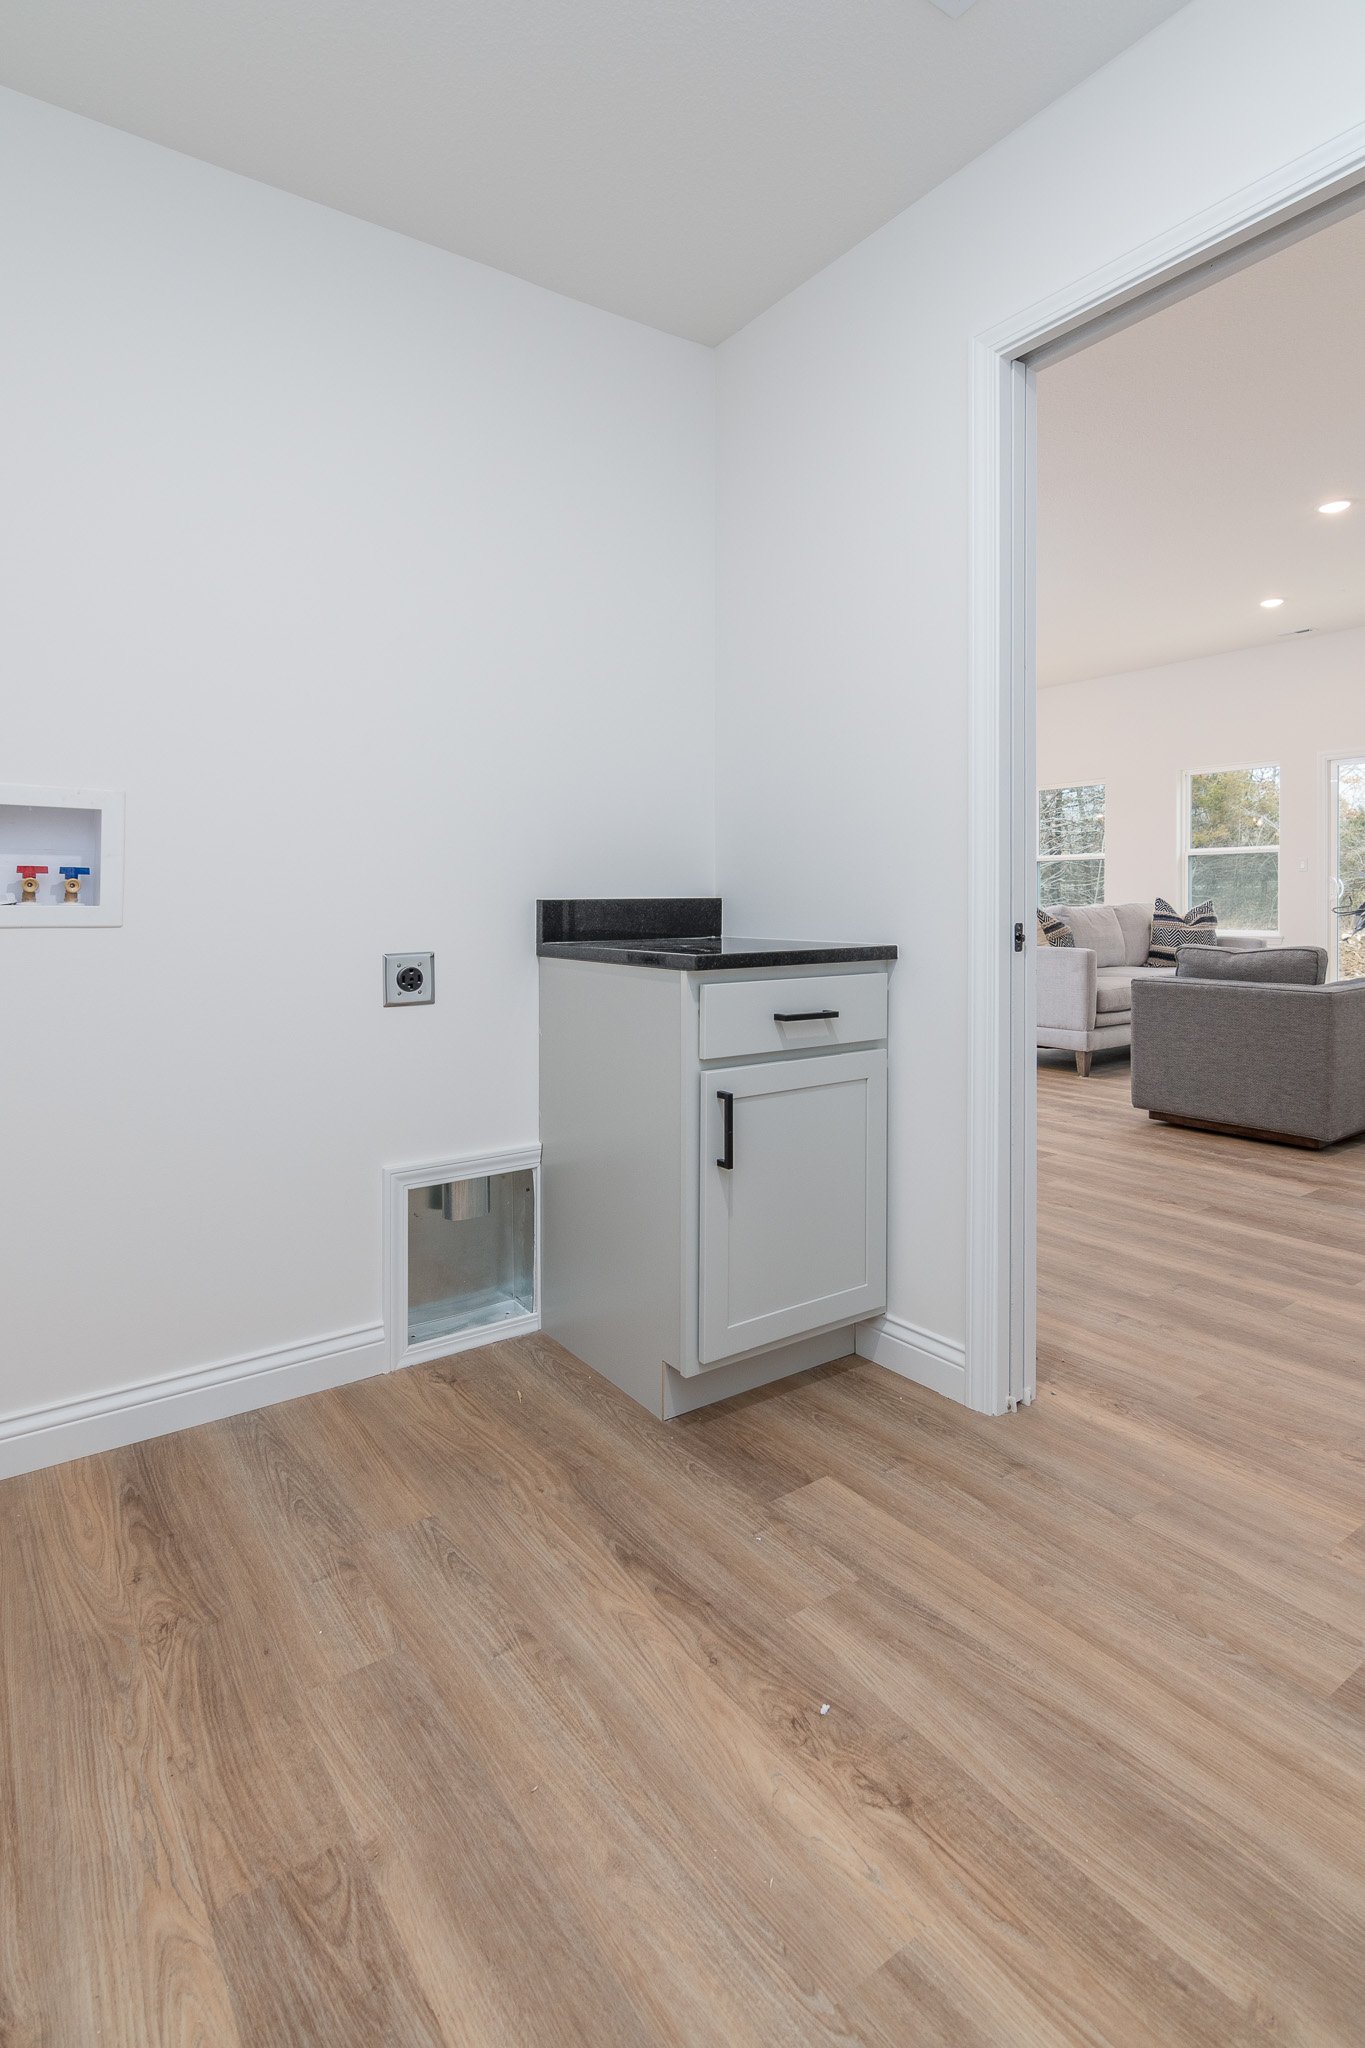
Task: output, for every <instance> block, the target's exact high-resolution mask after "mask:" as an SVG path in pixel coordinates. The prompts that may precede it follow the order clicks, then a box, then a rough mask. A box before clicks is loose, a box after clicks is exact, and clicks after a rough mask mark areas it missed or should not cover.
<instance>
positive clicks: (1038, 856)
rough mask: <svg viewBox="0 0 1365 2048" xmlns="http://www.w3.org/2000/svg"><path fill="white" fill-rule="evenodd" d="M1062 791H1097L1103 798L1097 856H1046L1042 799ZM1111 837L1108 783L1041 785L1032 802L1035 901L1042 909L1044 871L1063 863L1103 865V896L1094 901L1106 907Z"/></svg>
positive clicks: (1081, 854)
mask: <svg viewBox="0 0 1365 2048" xmlns="http://www.w3.org/2000/svg"><path fill="white" fill-rule="evenodd" d="M1061 789H1098V790H1099V791H1100V792H1101V794H1102V797H1103V807H1102V810H1101V813H1100V846H1099V851H1098V852H1096V853H1044V852H1043V846H1042V839H1043V798H1044V796H1046V795H1050V794H1051V793H1052V792H1054V791H1056V790H1061ZM1108 836H1109V785H1108V783H1107V782H1049V783H1045V784H1044V783H1040V784H1039V785H1038V787H1037V789H1036V790H1035V792H1034V798H1033V900H1034V903H1035V905H1037V906H1039V907H1041V906H1042V902H1043V891H1042V880H1043V869H1044V867H1045V866H1046V867H1060V866H1061V865H1062V864H1063V862H1069V861H1078V860H1097V861H1098V862H1099V864H1100V893H1099V895H1098V896H1097V897H1096V898H1095V899H1094V900H1095V902H1096V903H1103V901H1104V889H1105V883H1106V881H1107V879H1108V871H1107V868H1106V865H1105V863H1106V861H1107V859H1108V846H1107V843H1106V842H1107V840H1108Z"/></svg>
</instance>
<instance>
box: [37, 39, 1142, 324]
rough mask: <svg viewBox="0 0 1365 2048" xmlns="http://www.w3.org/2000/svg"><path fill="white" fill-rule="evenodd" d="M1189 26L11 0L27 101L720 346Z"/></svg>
mask: <svg viewBox="0 0 1365 2048" xmlns="http://www.w3.org/2000/svg"><path fill="white" fill-rule="evenodd" d="M953 4H956V0H953ZM1180 4H1181V0H1102V4H1101V0H976V4H975V5H972V6H971V8H970V11H969V12H965V13H963V14H962V15H961V17H960V18H952V17H951V16H950V15H949V14H947V13H944V12H942V11H940V5H939V4H936V0H3V5H2V6H0V83H3V84H5V85H9V86H13V87H15V88H16V89H17V90H19V91H20V92H26V93H32V94H34V95H35V96H36V97H37V98H39V99H43V100H49V101H52V102H53V103H55V104H56V105H58V106H62V107H68V108H71V109H72V110H74V111H75V112H77V113H81V114H89V115H92V116H93V117H94V118H95V119H96V120H99V121H106V122H109V123H111V124H112V125H113V126H114V127H117V128H126V129H129V130H131V131H132V133H134V134H136V135H143V136H147V137H149V138H150V139H151V140H152V141H155V142H162V143H166V144H169V145H170V147H171V148H173V149H178V150H183V151H185V152H186V153H187V154H188V155H190V156H196V157H202V158H204V159H205V160H206V161H207V162H209V163H214V164H221V165H224V166H226V167H227V168H228V169H230V170H234V171H242V172H245V173H246V175H247V176H249V177H252V178H259V179H262V180H264V181H265V182H266V183H268V184H272V185H279V186H282V187H283V188H284V189H285V190H286V191H288V192H297V193H301V194H302V195H303V196H304V197H306V198H309V199H316V200H321V201H322V202H323V203H324V204H325V205H328V206H334V207H338V208H340V209H341V210H342V211H343V212H345V213H352V214H357V215H359V216H360V218H361V219H363V220H370V221H377V222H379V223H380V224H381V225H382V226H384V227H389V228H397V229H399V230H400V231H401V232H403V233H404V234H409V235H415V236H417V237H418V238H419V239H421V240H422V241H426V242H433V243H435V244H436V245H437V246H438V247H440V248H443V249H451V250H454V251H456V252H457V253H458V254H460V255H463V256H471V257H474V258H476V259H477V260H478V261H480V262H483V263H490V264H493V265H495V266H496V267H497V268H499V269H501V270H507V271H511V272H513V273H514V274H515V275H516V276H519V277H525V278H530V279H532V280H533V281H534V282H535V283H537V284H542V285H548V286H550V287H551V288H552V289H553V290H555V291H560V292H566V293H568V294H569V295H570V296H571V297H573V298H578V299H585V300H587V301H588V302H589V303H590V304H592V305H596V306H604V307H607V308H609V309H610V310H612V311H613V312H617V313H624V314H627V315H629V316H630V317H632V318H634V319H637V320H643V321H646V322H648V323H649V324H650V325H652V326H655V327H662V328H664V329H666V330H668V331H669V332H671V333H676V334H683V335H688V336H691V337H693V338H695V339H696V340H698V341H706V342H715V341H720V340H722V339H723V338H724V337H725V336H726V335H727V334H730V333H732V332H733V331H734V330H735V329H736V328H737V327H740V326H742V325H743V324H744V323H745V322H746V321H747V320H750V319H752V318H753V316H754V315H755V314H756V313H759V312H761V311H762V310H763V308H764V307H765V306H768V305H771V304H772V302H773V301H774V300H775V299H778V298H781V297H782V295H783V294H784V293H785V292H788V291H790V290H791V289H792V288H793V286H795V285H797V284H799V283H800V282H801V281H802V280H803V279H804V278H806V277H809V276H811V275H812V274H813V273H814V272H815V271H817V270H819V269H821V268H822V267H823V265H825V264H826V263H828V262H830V261H831V260H832V259H833V258H834V257H836V256H838V255H840V254H841V253H842V252H843V251H844V250H845V249H848V248H850V247H851V246H852V245H853V244H854V243H855V242H857V241H860V240H861V239H862V238H863V236H865V235H867V234H869V233H871V231H872V230H873V229H874V228H876V227H879V226H880V225H881V224H882V222H883V221H886V220H889V219H890V218H891V217H892V215H893V214H895V213H898V212H899V211H900V210H901V209H902V208H903V207H906V206H908V205H909V204H910V203H911V201H912V200H915V199H917V198H919V197H920V196H921V194H923V193H924V192H927V191H928V190H929V189H930V188H931V187H932V186H934V185H936V184H938V183H940V182H941V180H942V179H944V178H946V177H947V176H948V175H949V174H950V173H951V172H953V171H954V170H956V169H958V168H959V167H960V166H961V165H962V164H964V163H966V162H967V161H968V160H969V159H970V158H972V157H973V156H976V155H978V154H979V153H980V152H981V151H982V150H984V149H986V148H988V147H989V146H990V144H992V143H993V142H996V141H998V140H999V138H1000V137H1001V136H1003V135H1005V134H1007V133H1008V132H1009V130H1010V129H1012V128H1015V127H1017V126H1018V125H1019V124H1020V123H1021V122H1023V121H1025V120H1027V119H1028V118H1029V117H1030V116H1031V115H1032V114H1035V113H1037V112H1038V111H1039V109H1040V108H1042V107H1044V106H1046V105H1047V103H1048V102H1049V101H1050V100H1053V99H1055V98H1057V97H1058V95H1059V94H1061V93H1064V92H1066V91H1067V90H1068V89H1069V88H1070V87H1071V86H1073V85H1076V84H1077V83H1078V82H1079V81H1080V80H1081V79H1083V78H1085V77H1086V76H1087V75H1088V74H1089V73H1090V72H1092V71H1094V70H1096V69H1097V68H1098V67H1099V66H1100V65H1102V64H1104V63H1106V62H1107V61H1108V60H1109V59H1110V58H1111V57H1114V56H1116V55H1117V54H1118V52H1119V51H1120V50H1122V49H1124V48H1126V47H1127V46H1128V45H1129V44H1130V43H1132V42H1135V41H1136V40H1137V39H1138V38H1139V37H1140V36H1142V35H1145V34H1146V33H1147V31H1148V30H1149V29H1152V28H1154V27H1155V26H1156V25H1157V24H1158V23H1159V22H1161V21H1164V20H1165V19H1166V18H1167V17H1168V16H1170V15H1172V14H1175V13H1177V12H1178V10H1179V6H1180Z"/></svg>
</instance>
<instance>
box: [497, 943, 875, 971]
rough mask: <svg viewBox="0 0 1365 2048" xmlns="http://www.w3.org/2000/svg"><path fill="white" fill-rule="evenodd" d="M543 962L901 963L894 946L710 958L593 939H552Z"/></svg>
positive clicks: (541, 948) (673, 965) (709, 965)
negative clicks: (880, 961)
mask: <svg viewBox="0 0 1365 2048" xmlns="http://www.w3.org/2000/svg"><path fill="white" fill-rule="evenodd" d="M536 953H537V956H538V957H539V958H540V959H542V960H587V961H596V962H598V963H600V964H601V965H603V966H607V967H653V968H659V969H662V970H663V971H664V972H666V973H674V974H734V973H739V972H743V971H744V970H746V969H752V968H755V967H826V966H829V967H840V966H844V967H847V966H852V965H854V964H855V963H857V962H859V961H864V960H870V961H878V960H885V961H892V960H896V959H899V957H900V954H899V949H898V948H897V947H895V946H858V945H854V946H793V947H791V949H790V950H789V951H788V950H783V951H780V952H773V951H772V950H771V949H770V950H768V951H765V952H761V953H725V954H707V953H697V952H690V951H688V950H687V949H686V948H680V949H679V950H678V951H676V952H674V951H671V950H666V949H664V948H662V947H658V946H638V947H637V946H630V945H614V946H612V945H597V944H594V942H593V941H592V940H591V939H579V940H572V939H568V940H548V941H542V942H541V943H540V944H539V945H538V946H537V947H536Z"/></svg>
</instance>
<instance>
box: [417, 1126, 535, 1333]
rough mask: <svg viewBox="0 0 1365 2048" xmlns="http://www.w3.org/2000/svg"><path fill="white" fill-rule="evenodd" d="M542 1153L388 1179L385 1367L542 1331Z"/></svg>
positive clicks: (503, 1155) (449, 1164)
mask: <svg viewBox="0 0 1365 2048" xmlns="http://www.w3.org/2000/svg"><path fill="white" fill-rule="evenodd" d="M539 1179H540V1148H539V1146H528V1147H527V1148H526V1149H525V1150H524V1151H521V1152H500V1153H496V1154H493V1153H485V1154H481V1155H479V1156H478V1157H476V1158H472V1159H453V1160H447V1161H443V1162H440V1163H439V1164H435V1165H430V1166H419V1167H389V1168H386V1169H385V1173H384V1229H385V1238H384V1315H385V1325H386V1329H387V1334H388V1347H389V1364H390V1365H391V1366H396V1365H415V1364H418V1363H419V1362H420V1361H421V1360H423V1359H431V1358H444V1357H446V1356H447V1355H448V1354H449V1353H450V1352H452V1351H465V1350H467V1349H468V1348H469V1347H470V1346H471V1345H475V1344H489V1343H492V1342H494V1341H495V1340H496V1339H498V1338H500V1337H513V1336H518V1335H521V1334H522V1333H524V1332H526V1331H529V1330H536V1329H539V1327H540V1288H539V1269H540V1260H539V1244H538V1232H537V1228H536V1208H537V1201H536V1197H537V1192H538V1183H539Z"/></svg>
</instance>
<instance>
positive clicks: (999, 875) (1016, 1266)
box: [966, 134, 1365, 1414]
mask: <svg viewBox="0 0 1365 2048" xmlns="http://www.w3.org/2000/svg"><path fill="white" fill-rule="evenodd" d="M1362 175H1365V137H1362V136H1361V135H1360V134H1356V135H1354V136H1353V137H1352V138H1350V143H1349V146H1348V147H1347V148H1345V149H1344V150H1343V151H1342V152H1341V154H1340V155H1338V156H1336V157H1334V158H1331V159H1330V160H1323V159H1322V158H1319V159H1316V160H1314V161H1312V162H1308V163H1300V164H1294V165H1290V166H1288V167H1286V169H1285V171H1284V173H1283V175H1282V176H1281V177H1280V178H1279V179H1278V180H1274V181H1267V183H1265V184H1263V185H1261V186H1260V187H1258V188H1256V190H1255V191H1254V192H1252V193H1250V194H1247V195H1243V197H1242V199H1241V200H1239V201H1234V202H1232V203H1231V204H1230V205H1229V206H1227V207H1226V208H1222V209H1219V210H1218V211H1217V213H1216V214H1215V215H1211V216H1206V217H1205V218H1204V219H1203V220H1202V221H1199V222H1196V223H1194V224H1193V225H1187V226H1186V227H1185V228H1183V229H1181V230H1179V231H1177V232H1175V233H1173V234H1172V235H1171V236H1170V237H1168V238H1165V239H1163V240H1162V241H1160V242H1158V243H1156V244H1152V245H1149V246H1148V247H1147V248H1146V249H1144V250H1142V251H1139V252H1137V253H1136V254H1135V255H1134V256H1133V257H1132V258H1131V259H1130V260H1129V261H1127V262H1126V263H1125V264H1123V265H1121V266H1117V267H1116V268H1115V269H1114V270H1111V271H1109V272H1107V273H1103V274H1102V275H1101V276H1100V277H1098V278H1095V279H1090V280H1087V281H1085V282H1084V283H1082V284H1080V285H1078V286H1077V287H1075V288H1074V289H1073V290H1071V291H1069V292H1067V293H1065V294H1061V295H1059V297H1058V298H1057V299H1056V300H1054V301H1052V302H1050V303H1048V304H1045V305H1044V306H1043V307H1041V308H1038V309H1033V310H1032V311H1031V312H1030V313H1028V314H1026V315H1021V316H1020V318H1019V319H1018V320H1017V321H1013V322H1010V323H1006V324H1005V325H1004V326H1002V327H1000V328H997V329H995V330H993V331H991V332H989V333H986V334H984V335H981V336H979V337H978V338H977V340H976V342H975V343H974V347H973V427H974V463H973V507H974V510H973V605H972V612H973V642H972V662H971V670H972V676H971V681H972V697H971V731H970V758H971V825H970V850H969V895H970V915H971V930H970V957H969V981H970V990H969V1018H970V1024H969V1032H970V1043H969V1099H968V1129H969V1159H968V1173H969V1182H968V1188H969V1192H968V1211H969V1213H968V1276H967V1280H968V1285H967V1297H968V1312H967V1347H966V1349H967V1402H968V1405H969V1406H970V1407H973V1408H976V1409H978V1410H980V1411H982V1412H985V1413H992V1414H1001V1413H1004V1412H1006V1411H1007V1410H1010V1409H1013V1408H1016V1407H1019V1406H1023V1405H1028V1404H1029V1403H1030V1402H1031V1401H1032V1400H1033V1399H1034V1398H1035V1394H1036V1386H1037V1359H1036V1351H1037V1337H1036V1331H1037V1228H1038V1217H1037V1172H1038V1161H1037V1126H1036V1118H1037V1067H1036V1053H1035V1044H1036V1028H1037V983H1036V973H1035V969H1034V952H1035V948H1034V945H1033V934H1034V930H1035V905H1036V888H1037V866H1036V863H1037V857H1038V845H1037V838H1036V832H1037V778H1036V770H1035V747H1036V701H1037V700H1036V690H1037V675H1036V656H1035V647H1034V634H1035V616H1034V608H1035V553H1034V550H1035V539H1036V497H1035V489H1036V484H1035V467H1036V382H1035V380H1036V376H1037V372H1038V370H1039V368H1040V367H1041V366H1043V365H1044V364H1046V363H1047V362H1057V361H1060V360H1062V358H1063V357H1064V356H1065V355H1068V354H1074V353H1077V352H1079V351H1080V350H1081V349H1083V348H1085V347H1087V346H1088V345H1089V344H1090V342H1092V341H1093V340H1096V339H1098V338H1099V337H1100V336H1101V335H1102V334H1104V333H1109V332H1116V331H1117V330H1118V329H1119V328H1120V327H1125V326H1129V325H1132V324H1134V323H1135V322H1136V321H1138V320H1140V319H1142V318H1145V317H1146V315H1147V314H1148V313H1150V312H1152V311H1154V310H1156V309H1157V308H1159V307H1160V306H1162V305H1164V304H1168V303H1174V302H1175V301H1176V300H1178V299H1181V298H1185V297H1187V296H1189V295H1190V294H1192V293H1193V292H1195V291H1197V290H1199V289H1200V288H1201V287H1202V286H1203V285H1205V284H1207V283H1210V282H1212V281H1214V280H1215V279H1216V278H1218V277H1219V276H1221V275H1224V274H1229V275H1230V274H1231V273H1232V272H1233V271H1234V270H1237V269H1241V268H1245V267H1246V266H1248V265H1249V264H1251V263H1254V262H1256V261H1258V260H1259V259H1260V258H1261V257H1262V256H1263V255H1264V254H1267V253H1269V252H1270V251H1271V250H1272V249H1274V248H1275V247H1277V246H1281V245H1286V244H1288V243H1289V242H1291V241H1295V240H1298V239H1300V238H1301V237H1303V236H1305V235H1307V234H1310V233H1312V232H1314V231H1315V230H1316V229H1317V228H1318V227H1320V226H1323V225H1326V224H1327V223H1328V222H1329V221H1330V220H1331V219H1333V218H1336V217H1344V216H1345V215H1346V214H1347V213H1348V212H1353V211H1355V210H1357V209H1358V208H1359V207H1360V205H1361V204H1362V188H1361V179H1362ZM1361 761H1365V756H1362V757H1355V756H1352V757H1349V758H1348V757H1344V756H1343V757H1342V760H1341V766H1342V769H1343V771H1344V776H1338V775H1337V768H1336V764H1335V763H1334V764H1333V771H1332V772H1333V776H1334V781H1333V790H1334V808H1333V814H1332V815H1333V820H1334V823H1333V828H1332V829H1333V833H1334V838H1333V845H1334V847H1339V848H1340V849H1341V854H1340V857H1342V858H1344V857H1345V855H1346V853H1347V852H1348V851H1349V850H1350V847H1351V846H1352V845H1353V841H1352V839H1351V833H1350V830H1349V829H1348V827H1349V819H1350V817H1351V816H1353V815H1354V806H1355V803H1356V793H1357V784H1356V780H1355V776H1356V773H1357V769H1358V768H1359V766H1360V762H1361ZM1343 805H1344V806H1345V809H1343V808H1342V807H1343ZM1343 819H1345V820H1346V821H1347V823H1346V824H1343V823H1342V820H1343ZM1338 872H1339V869H1338ZM1362 879H1363V880H1365V877H1363V878H1362ZM1342 922H1345V921H1344V920H1343V921H1342ZM1352 936H1353V934H1350V933H1346V934H1339V935H1338V938H1337V939H1336V941H1334V946H1335V950H1336V953H1337V954H1338V956H1339V955H1340V954H1341V949H1342V948H1343V947H1348V946H1349V944H1350V940H1351V938H1352ZM1347 957H1349V955H1348V956H1347Z"/></svg>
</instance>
